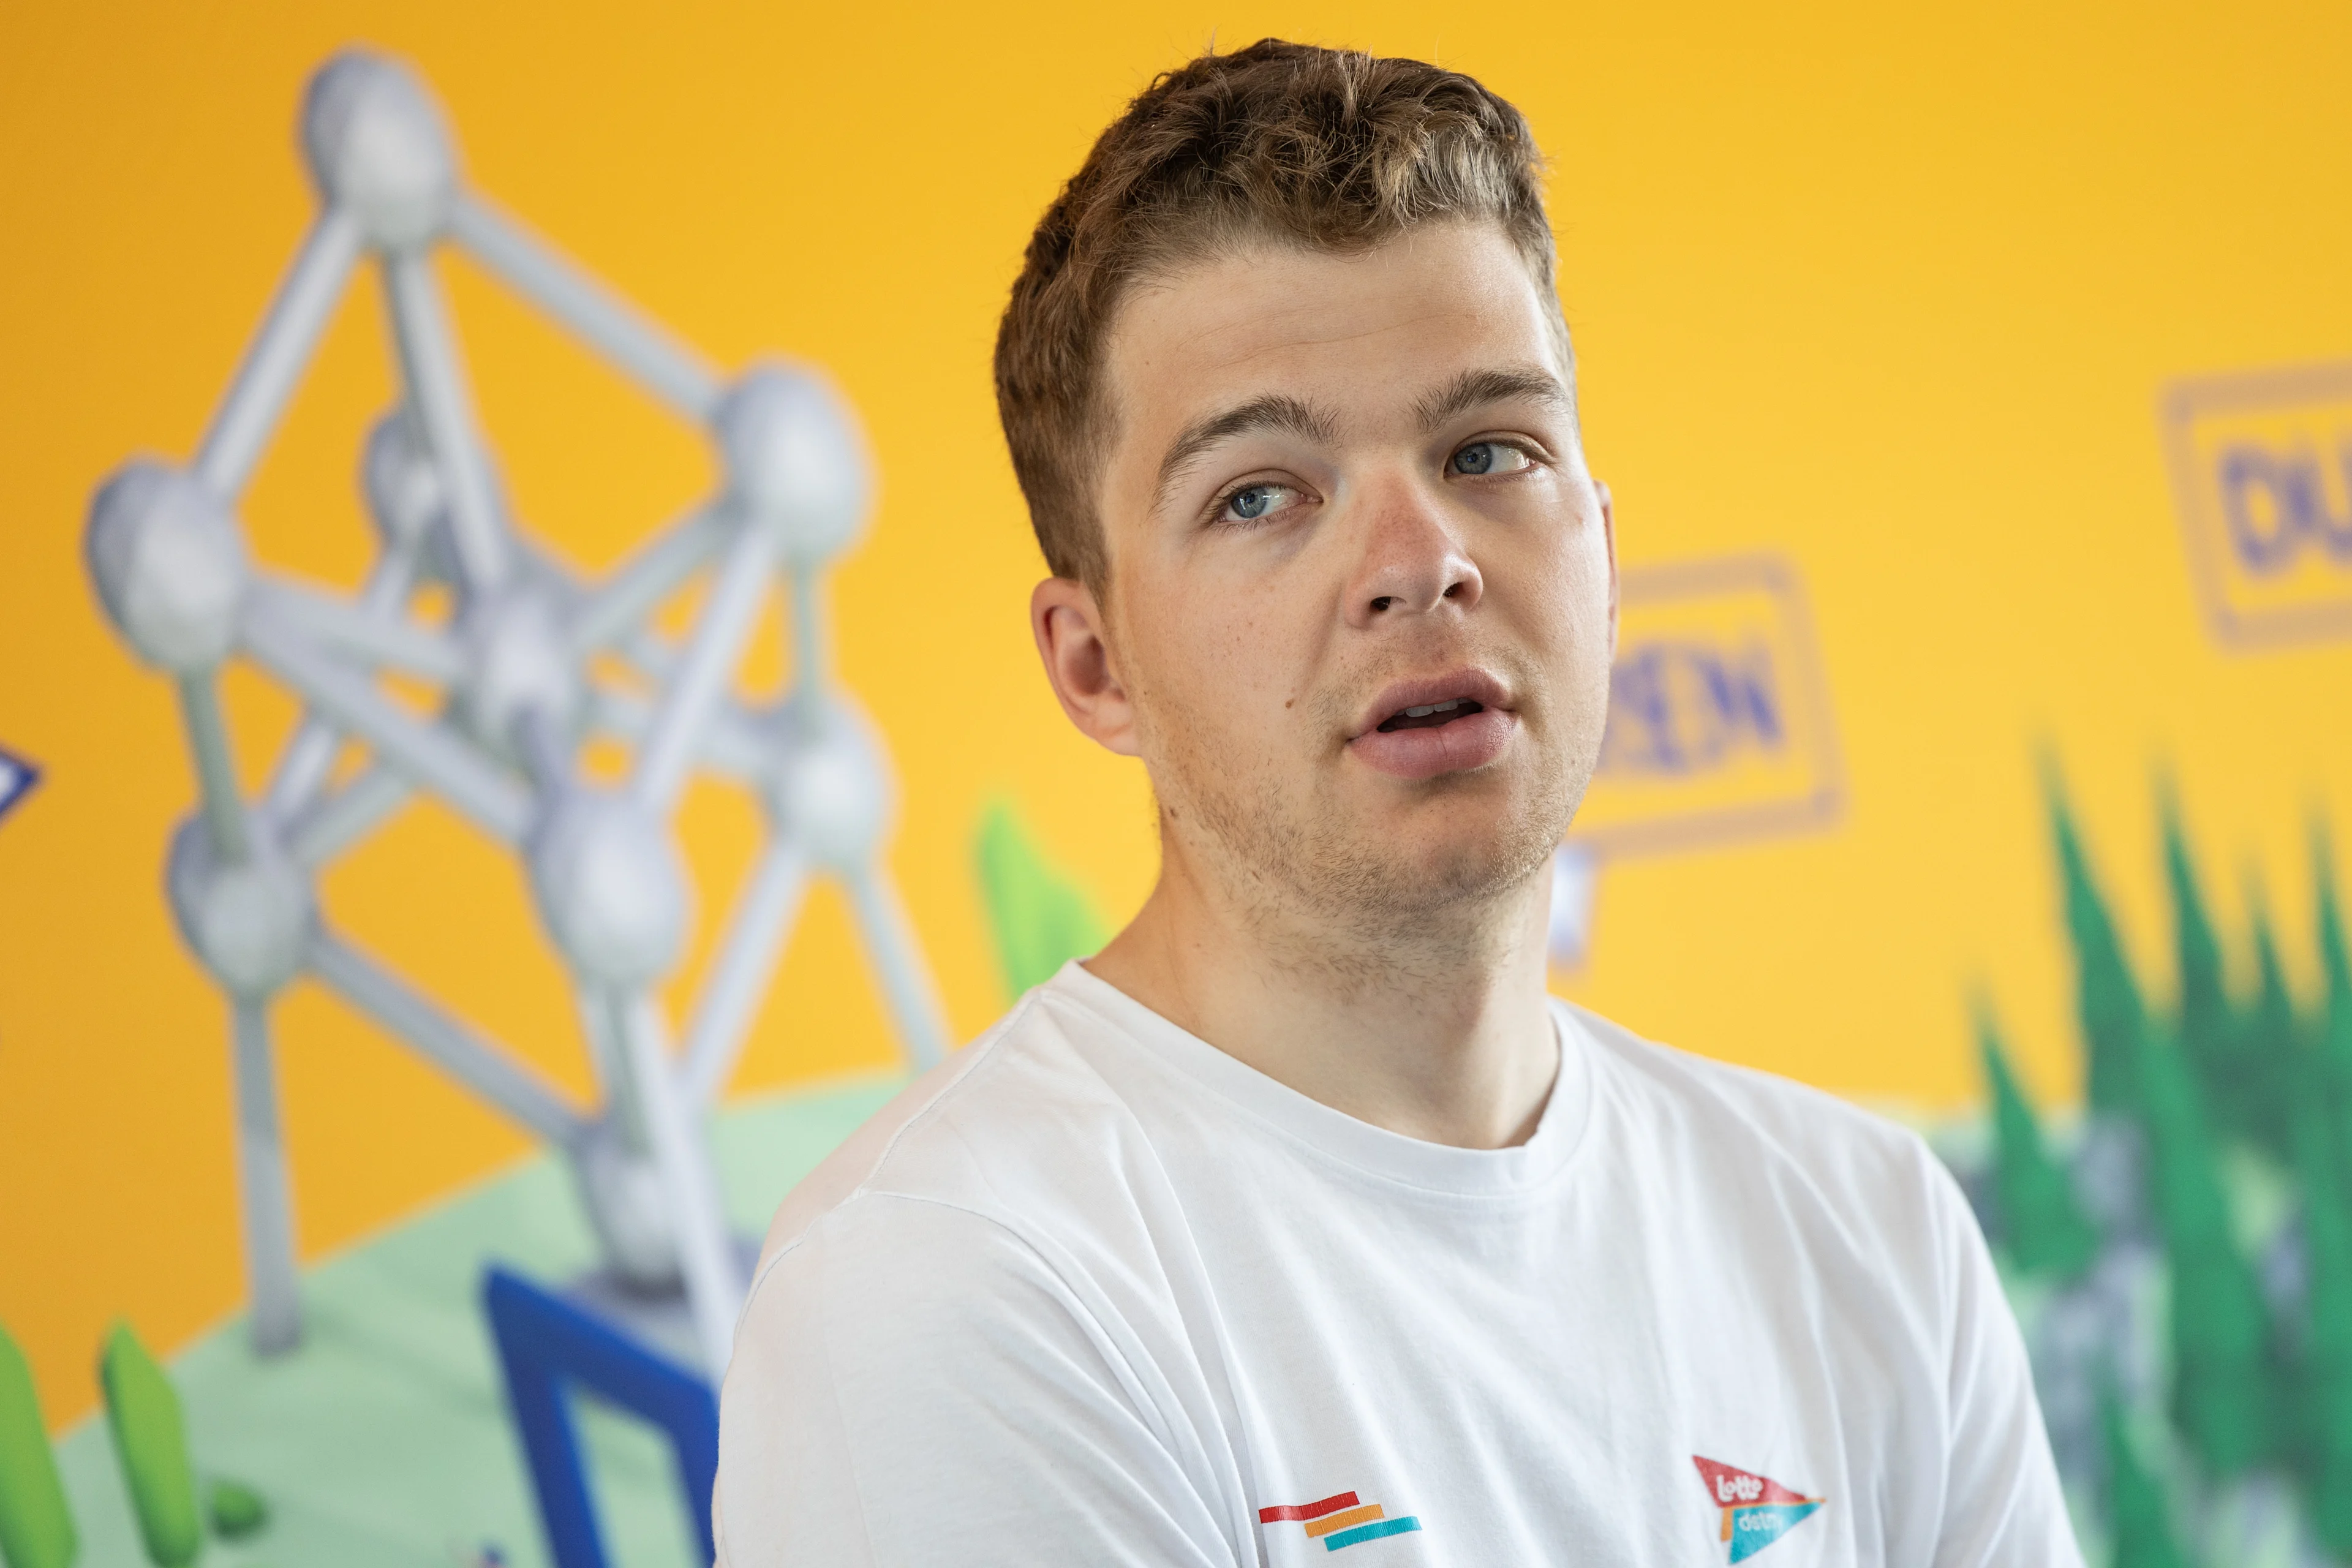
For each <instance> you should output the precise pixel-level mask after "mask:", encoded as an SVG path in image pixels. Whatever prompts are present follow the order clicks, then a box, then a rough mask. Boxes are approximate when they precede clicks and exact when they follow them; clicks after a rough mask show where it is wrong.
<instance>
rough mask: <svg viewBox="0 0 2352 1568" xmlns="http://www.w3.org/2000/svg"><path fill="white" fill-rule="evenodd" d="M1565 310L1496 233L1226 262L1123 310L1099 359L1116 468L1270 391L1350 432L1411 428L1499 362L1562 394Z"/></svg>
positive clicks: (1475, 230)
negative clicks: (1455, 383)
mask: <svg viewBox="0 0 2352 1568" xmlns="http://www.w3.org/2000/svg"><path fill="white" fill-rule="evenodd" d="M1556 309H1557V307H1556V305H1555V304H1554V303H1553V302H1552V301H1550V300H1548V299H1547V298H1545V296H1544V293H1543V291H1542V290H1541V289H1539V288H1538V285H1537V283H1536V280H1535V279H1534V277H1533V275H1532V274H1531V273H1530V272H1529V270H1528V266H1527V263H1526V261H1525V260H1524V259H1523V258H1522V257H1521V256H1520V253H1519V251H1518V248H1517V247H1516V246H1514V245H1513V244H1512V243H1511V241H1510V238H1509V237H1508V236H1507V235H1506V234H1505V233H1504V232H1503V230H1502V228H1501V226H1499V225H1495V224H1483V223H1480V224H1440V225H1428V226H1423V227H1421V228H1417V229H1413V230H1410V231H1408V232H1407V233H1405V234H1402V235H1400V236H1399V237H1396V238H1394V239H1391V240H1389V241H1386V242H1384V243H1382V244H1381V245H1378V246H1375V247H1371V248H1370V249H1366V250H1361V251H1355V252H1348V253H1333V252H1329V251H1320V250H1308V249H1306V248H1304V247H1295V246H1289V245H1284V244H1281V243H1278V242H1271V241H1269V242H1260V243H1255V244H1252V245H1249V246H1247V247H1242V248H1236V249H1234V250H1230V251H1225V252H1221V253H1219V254H1216V255H1214V256H1212V257H1210V258H1207V259H1205V260H1202V261H1200V262H1197V263H1194V264H1192V265H1190V266H1187V267H1184V268H1180V269H1178V270H1176V271H1174V272H1172V273H1170V274H1168V275H1166V276H1163V277H1160V278H1157V279H1151V280H1149V281H1147V282H1144V283H1141V284H1139V285H1138V286H1137V287H1136V288H1135V289H1133V290H1132V291H1131V292H1130V293H1129V297H1128V298H1127V299H1126V300H1124V301H1123V302H1122V303H1121V306H1120V308H1119V311H1118V316H1117V317H1116V318H1115V319H1114V321H1113V322H1112V326H1111V331H1110V333H1109V335H1108V339H1107V341H1106V343H1105V350H1106V352H1105V355H1104V368H1105V370H1106V372H1107V373H1108V374H1107V375H1106V378H1105V379H1106V382H1107V387H1106V390H1107V391H1108V393H1109V394H1110V398H1111V403H1112V405H1113V409H1114V411H1115V415H1116V419H1117V426H1116V428H1117V436H1116V439H1115V440H1114V442H1113V447H1112V450H1113V455H1114V456H1113V462H1114V467H1115V468H1116V467H1118V466H1121V465H1122V464H1124V463H1126V462H1130V461H1135V460H1142V461H1157V453H1156V452H1148V451H1143V450H1139V448H1148V447H1151V446H1152V445H1153V444H1154V443H1158V444H1160V445H1164V444H1165V442H1166V441H1167V440H1168V439H1169V438H1170V437H1171V435H1172V434H1173V431H1174V430H1175V429H1176V428H1178V427H1181V426H1182V425H1184V424H1185V423H1187V422H1189V421H1190V420H1191V419H1192V418H1193V417H1195V416H1198V415H1199V414H1200V413H1202V411H1203V410H1205V409H1208V408H1210V407H1212V406H1213V405H1223V404H1228V403H1231V402H1233V401H1234V400H1236V399H1239V398H1246V397H1250V396H1253V395H1258V394H1261V393H1268V392H1278V393H1291V394H1302V395H1303V394H1309V393H1311V394H1313V395H1315V396H1316V397H1317V398H1318V401H1321V402H1324V403H1327V404H1328V405H1330V406H1332V407H1333V408H1334V409H1335V410H1337V411H1338V412H1339V414H1340V415H1341V416H1342V419H1343V422H1344V423H1347V424H1350V425H1353V424H1358V423H1365V424H1377V423H1381V422H1383V421H1384V420H1385V419H1386V418H1388V417H1390V416H1394V417H1399V418H1402V417H1403V416H1406V415H1407V414H1408V413H1409V411H1410V410H1411V409H1412V406H1413V405H1414V404H1415V402H1416V400H1417V399H1419V398H1420V397H1422V396H1423V395H1424V394H1426V393H1427V392H1428V391H1429V390H1430V389H1431V388H1432V387H1434V386H1437V385H1439V384H1444V383H1447V382H1450V381H1452V380H1454V378H1456V377H1458V376H1459V375H1460V374H1462V373H1464V372H1465V371H1468V370H1479V369H1485V368H1487V367H1488V366H1490V365H1493V364H1496V363H1512V364H1521V365H1524V364H1528V363H1536V364H1542V365H1546V366H1549V368H1550V369H1551V371H1552V372H1553V374H1555V375H1557V376H1558V377H1559V380H1560V383H1561V384H1563V385H1566V384H1568V381H1569V367H1568V366H1567V365H1566V364H1565V363H1561V362H1562V359H1563V355H1562V353H1561V352H1560V351H1561V348H1562V347H1563V346H1564V345H1563V344H1562V343H1561V342H1559V330H1558V328H1557V326H1556V325H1555V324H1554V323H1555V312H1556ZM1114 484H1116V479H1114Z"/></svg>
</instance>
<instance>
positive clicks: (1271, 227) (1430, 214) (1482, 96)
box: [996, 38, 1567, 589]
mask: <svg viewBox="0 0 2352 1568" xmlns="http://www.w3.org/2000/svg"><path fill="white" fill-rule="evenodd" d="M1541 167H1542V161H1541V155H1540V154H1539V153H1538V152H1537V150H1536V145H1535V139H1534V137H1533V136H1532V135H1531V134H1530V133H1529V132H1528V122H1527V120H1526V118H1525V117H1524V116H1523V115H1521V114H1520V113H1519V111H1518V110H1516V109H1514V108H1512V107H1511V105H1510V104H1508V103H1507V102H1505V101H1504V100H1502V99H1500V98H1497V97H1496V95H1495V94H1493V93H1492V92H1489V91H1487V90H1486V89H1485V88H1483V87H1481V86H1479V85H1478V83H1477V82H1475V81H1474V80H1472V79H1470V78H1468V77H1466V76H1464V75H1462V74H1461V73H1460V72H1458V71H1450V70H1445V69H1443V68H1439V67H1437V66H1433V65H1425V64H1423V63H1422V62H1421V61H1419V60H1407V59H1384V58H1379V57H1376V56H1372V55H1368V54H1361V53H1358V52H1356V51H1353V50H1345V49H1324V48H1316V47H1311V46H1309V45H1305V44H1290V43H1285V42H1283V41H1282V40H1280V39H1278V38H1267V39H1265V40H1263V41H1261V42H1259V43H1255V44H1252V45H1251V46H1250V47H1248V48H1245V49H1243V50H1240V51H1239V52H1237V53H1234V54H1230V55H1220V54H1208V55H1203V56H1202V57H1201V58H1198V59H1196V60H1194V61H1192V63H1191V64H1189V65H1187V66H1184V67H1183V68H1181V69H1178V70H1172V71H1170V72H1168V73H1167V74H1166V75H1164V76H1162V77H1160V79H1158V80H1157V81H1154V82H1153V83H1152V84H1151V85H1150V87H1149V88H1147V89H1144V91H1143V92H1142V93H1141V95H1139V97H1138V98H1137V99H1136V100H1135V101H1134V102H1133V103H1131V104H1129V106H1128V109H1127V112H1126V113H1125V114H1123V115H1121V116H1119V118H1118V121H1115V122H1114V123H1113V124H1112V125H1111V127H1110V129H1109V130H1108V131H1106V132H1103V133H1102V136H1101V138H1100V139H1099V140H1098V141H1097V142H1095V145H1094V151H1093V152H1091V153H1088V154H1087V161H1086V164H1085V166H1084V167H1083V168H1081V169H1079V171H1078V172H1077V174H1076V175H1074V176H1072V178H1071V180H1070V183H1069V184H1066V185H1065V186H1063V187H1062V194H1061V195H1059V196H1057V197H1056V198H1055V201H1054V205H1052V206H1050V207H1048V208H1046V210H1045V217H1044V218H1043V219H1041V220H1040V221H1039V222H1038V225H1037V232H1036V233H1035V234H1034V236H1033V237H1031V238H1030V241H1029V252H1028V256H1027V258H1026V259H1025V261H1024V264H1023V266H1022V268H1021V277H1020V279H1018V280H1017V281H1016V282H1015V283H1014V284H1013V299H1012V302H1011V303H1010V304H1008V305H1007V306H1006V307H1005V310H1004V321H1003V324H1002V325H1001V326H1000V327H999V328H998V330H997V334H996V406H997V413H998V415H999V416H1000V417H1001V418H1002V419H1003V422H1004V437H1005V440H1006V441H1007V443H1008V444H1009V445H1010V446H1011V447H1012V448H1013V472H1014V473H1015V474H1016V475H1017V476H1018V477H1019V478H1020V480H1021V490H1022V493H1023V494H1024V496H1025V497H1027V499H1028V501H1029V517H1030V521H1031V523H1032V524H1033V525H1034V527H1035V528H1036V531H1037V542H1038V544H1039V545H1040V546H1042V547H1043V548H1044V550H1045V562H1046V564H1047V565H1048V566H1049V567H1050V568H1051V569H1052V570H1053V572H1054V573H1055V575H1057V576H1063V577H1076V578H1079V579H1081V580H1082V581H1084V582H1086V583H1087V584H1089V585H1090V586H1093V587H1096V588H1097V589H1099V588H1100V587H1101V586H1102V584H1103V582H1104V579H1105V575H1106V569H1107V566H1108V556H1107V553H1106V551H1105V547H1104V541H1103V531H1102V521H1101V519H1100V517H1099V516H1098V515H1097V510H1096V506H1095V496H1094V487H1095V479H1096V470H1097V468H1098V467H1099V464H1100V461H1101V458H1102V448H1103V446H1104V444H1105V437H1107V435H1108V415H1109V412H1110V411H1109V410H1108V409H1107V408H1105V407H1104V405H1103V402H1104V400H1103V389H1102V387H1101V385H1100V384H1099V383H1100V375H1101V365H1100V361H1101V354H1102V344H1103V339H1104V337H1105V335H1106V334H1107V332H1108V329H1109V326H1110V322H1111V318H1112V316H1113V314H1114V313H1115V312H1116V311H1117V310H1118V305H1119V303H1120V301H1121V300H1123V299H1124V298H1125V296H1126V293H1127V291H1128V289H1129V287H1130V286H1131V285H1132V284H1133V283H1134V282H1135V281H1136V280H1137V279H1140V278H1144V277H1148V276H1150V275H1153V274H1155V273H1162V272H1165V271H1168V270H1171V269H1172V268H1178V267H1181V266H1183V265H1186V264H1187V263H1191V262H1196V261H1199V260H1202V259H1204V258H1207V257H1209V256H1211V255H1213V254H1216V253H1218V252H1220V251H1223V250H1226V249H1229V248H1231V247H1235V246H1237V245H1243V244H1247V243H1250V242H1253V241H1261V242H1262V241H1265V240H1269V239H1271V240H1276V241H1281V242H1286V243H1289V244H1293V245H1297V246H1301V247H1310V248H1314V249H1320V250H1338V251H1348V250H1359V249H1364V248H1368V247H1371V246H1374V245H1377V244H1379V243H1381V241H1383V240H1387V239H1390V238H1392V237H1395V236H1397V235H1399V234H1402V232H1404V231H1405V230H1406V229H1409V228H1412V227H1414V226H1418V225H1421V224H1424V223H1429V222H1432V221H1437V220H1445V219H1452V220H1456V221H1460V220H1464V219H1469V220H1482V221H1491V222H1498V223H1500V224H1501V225H1502V226H1503V227H1504V229H1505V231H1506V232H1507V234H1508V235H1509V237H1510V238H1511V239H1512V241H1513V242H1514V243H1515V244H1516V245H1517V247H1518V249H1519V252H1520V254H1521V255H1522V256H1523V257H1524V258H1526V260H1527V264H1528V270H1529V271H1530V272H1531V273H1532V274H1533V275H1534V277H1535V280H1536V282H1537V284H1538V288H1539V289H1540V290H1541V292H1542V295H1543V298H1544V300H1546V302H1547V303H1549V305H1550V306H1551V308H1552V310H1553V311H1554V312H1555V320H1556V321H1557V312H1558V310H1559V299H1558V296H1557V295H1556V294H1554V292H1553V268H1554V255H1553V249H1552V236H1551V226H1550V224H1549V222H1548V221H1547V220H1546V219H1545V217H1544V210H1543V195H1542V192H1541V189H1540V187H1539V178H1540V174H1541ZM1559 342H1560V345H1561V348H1562V350H1563V359H1565V349H1566V345H1567V328H1566V326H1565V325H1564V324H1560V325H1559Z"/></svg>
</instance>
